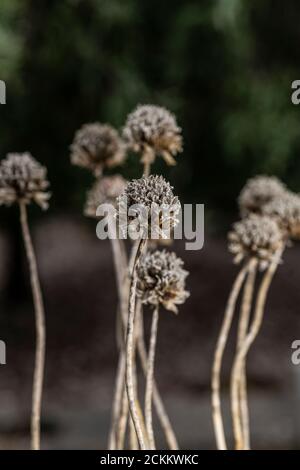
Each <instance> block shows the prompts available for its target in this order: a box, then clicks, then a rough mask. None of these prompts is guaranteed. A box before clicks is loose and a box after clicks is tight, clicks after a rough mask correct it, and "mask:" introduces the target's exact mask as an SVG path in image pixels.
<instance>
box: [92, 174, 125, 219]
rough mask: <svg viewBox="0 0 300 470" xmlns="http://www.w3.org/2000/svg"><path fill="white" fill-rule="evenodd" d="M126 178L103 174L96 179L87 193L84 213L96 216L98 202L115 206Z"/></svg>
mask: <svg viewBox="0 0 300 470" xmlns="http://www.w3.org/2000/svg"><path fill="white" fill-rule="evenodd" d="M126 184H127V182H126V180H125V179H124V178H123V176H121V175H112V176H104V177H103V178H101V179H99V180H97V181H96V182H95V183H94V185H93V187H92V189H90V191H88V193H87V199H86V204H85V208H84V214H85V215H86V216H88V217H95V218H97V215H96V212H97V208H98V206H99V205H100V204H112V205H113V206H116V203H117V197H118V196H120V194H122V192H123V191H124V189H125V188H126Z"/></svg>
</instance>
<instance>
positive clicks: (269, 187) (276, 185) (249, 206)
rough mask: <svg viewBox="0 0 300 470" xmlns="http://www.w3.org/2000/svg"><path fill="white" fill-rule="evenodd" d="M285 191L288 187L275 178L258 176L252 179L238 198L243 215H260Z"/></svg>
mask: <svg viewBox="0 0 300 470" xmlns="http://www.w3.org/2000/svg"><path fill="white" fill-rule="evenodd" d="M285 191H286V186H285V185H284V184H283V183H282V182H281V181H280V180H279V179H278V178H276V177H275V176H265V175H258V176H255V177H254V178H250V179H249V180H248V181H247V183H246V184H245V186H244V188H243V189H242V191H241V193H240V195H239V197H238V204H239V208H240V212H241V215H242V216H243V217H245V216H247V215H248V214H251V213H258V214H260V213H261V211H262V207H263V206H264V205H265V204H267V203H269V202H271V201H272V200H273V199H274V198H277V197H278V196H281V195H282V194H283V193H284V192H285Z"/></svg>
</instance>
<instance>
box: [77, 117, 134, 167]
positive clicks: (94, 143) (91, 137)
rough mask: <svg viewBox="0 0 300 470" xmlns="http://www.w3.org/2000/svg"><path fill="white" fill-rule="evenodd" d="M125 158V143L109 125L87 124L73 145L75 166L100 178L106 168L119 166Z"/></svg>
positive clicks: (80, 130) (81, 129)
mask: <svg viewBox="0 0 300 470" xmlns="http://www.w3.org/2000/svg"><path fill="white" fill-rule="evenodd" d="M124 158H125V147H124V143H123V141H122V139H121V138H120V136H119V134H118V132H117V131H116V129H114V128H113V127H111V126H109V125H108V124H99V123H93V124H85V125H83V126H82V127H81V128H80V129H79V130H78V131H77V132H76V134H75V137H74V141H73V143H72V145H71V161H72V163H73V164H74V165H77V166H81V167H84V168H87V169H89V170H91V171H92V172H93V173H94V174H95V175H96V176H100V175H101V174H102V171H103V169H104V168H105V167H109V168H110V167H113V166H116V165H119V164H121V163H122V162H123V160H124Z"/></svg>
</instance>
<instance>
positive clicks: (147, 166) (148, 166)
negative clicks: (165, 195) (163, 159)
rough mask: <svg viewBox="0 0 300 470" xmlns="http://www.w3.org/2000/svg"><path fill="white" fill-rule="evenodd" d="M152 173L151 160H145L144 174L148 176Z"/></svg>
mask: <svg viewBox="0 0 300 470" xmlns="http://www.w3.org/2000/svg"><path fill="white" fill-rule="evenodd" d="M150 173H151V163H150V162H145V163H144V170H143V176H144V177H145V178H147V177H148V176H150Z"/></svg>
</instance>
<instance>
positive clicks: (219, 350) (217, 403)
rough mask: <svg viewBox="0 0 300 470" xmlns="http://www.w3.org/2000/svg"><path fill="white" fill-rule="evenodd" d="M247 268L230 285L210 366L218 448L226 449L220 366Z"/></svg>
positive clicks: (213, 414) (214, 423) (246, 266)
mask: <svg viewBox="0 0 300 470" xmlns="http://www.w3.org/2000/svg"><path fill="white" fill-rule="evenodd" d="M247 269H248V263H247V264H246V265H245V266H244V267H243V268H242V269H241V270H240V272H239V274H238V275H237V277H236V280H235V282H234V284H233V286H232V290H231V292H230V295H229V298H228V302H227V306H226V310H225V314H224V318H223V323H222V326H221V331H220V334H219V337H218V341H217V345H216V349H215V354H214V361H213V368H212V379H211V387H212V416H213V425H214V431H215V436H216V441H217V448H218V449H219V450H226V448H227V446H226V439H225V433H224V425H223V419H222V411H221V398H220V374H221V367H222V360H223V355H224V350H225V346H226V343H227V339H228V334H229V330H230V327H231V323H232V319H233V314H234V309H235V305H236V301H237V298H238V295H239V292H240V290H241V287H242V284H243V282H244V279H245V276H246V273H247Z"/></svg>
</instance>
